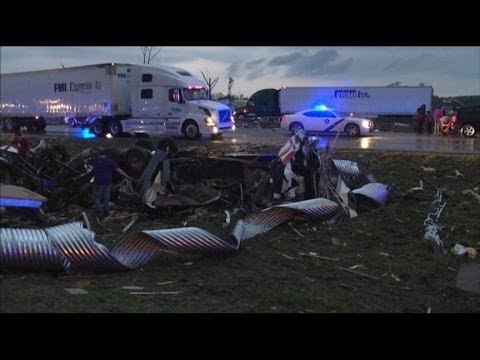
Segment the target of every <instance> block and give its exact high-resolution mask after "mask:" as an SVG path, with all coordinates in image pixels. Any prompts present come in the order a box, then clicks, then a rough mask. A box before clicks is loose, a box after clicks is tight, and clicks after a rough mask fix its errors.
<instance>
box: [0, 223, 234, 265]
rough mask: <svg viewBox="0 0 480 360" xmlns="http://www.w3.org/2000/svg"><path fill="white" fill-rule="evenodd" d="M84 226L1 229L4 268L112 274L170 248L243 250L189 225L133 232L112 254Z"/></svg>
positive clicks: (144, 262)
mask: <svg viewBox="0 0 480 360" xmlns="http://www.w3.org/2000/svg"><path fill="white" fill-rule="evenodd" d="M82 226H83V225H82V223H81V222H76V223H70V224H65V225H59V226H54V227H51V228H47V229H44V230H43V229H11V228H0V236H1V237H0V245H1V246H0V269H1V270H2V271H18V270H23V271H25V270H27V271H31V270H36V271H53V272H61V271H66V270H72V271H78V272H95V273H107V272H115V271H126V270H132V269H136V268H138V267H140V266H142V265H145V264H146V263H148V262H149V261H151V260H152V259H153V258H154V257H155V256H156V254H157V253H158V250H159V249H160V248H162V247H167V248H171V249H175V250H183V251H189V252H227V251H234V250H237V249H238V248H239V245H240V244H239V242H236V243H233V244H230V243H228V242H226V241H224V240H222V239H220V238H218V237H216V236H215V235H212V234H210V233H209V232H208V231H205V230H203V229H199V228H194V227H188V228H179V229H166V230H147V231H142V232H137V233H134V234H131V235H129V236H127V237H125V238H124V239H122V241H121V242H120V243H119V244H118V245H116V246H115V247H114V248H113V249H112V250H111V251H109V250H108V249H107V248H106V247H105V246H103V245H102V244H100V243H97V242H96V241H95V233H93V232H92V231H90V230H88V229H84V228H83V227H82Z"/></svg>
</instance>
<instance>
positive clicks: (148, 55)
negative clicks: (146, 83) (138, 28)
mask: <svg viewBox="0 0 480 360" xmlns="http://www.w3.org/2000/svg"><path fill="white" fill-rule="evenodd" d="M141 49H142V55H143V63H144V64H147V65H148V64H150V62H151V61H152V60H153V59H155V58H156V57H157V55H158V54H159V53H160V51H161V50H162V47H161V46H160V47H158V48H157V47H156V46H141Z"/></svg>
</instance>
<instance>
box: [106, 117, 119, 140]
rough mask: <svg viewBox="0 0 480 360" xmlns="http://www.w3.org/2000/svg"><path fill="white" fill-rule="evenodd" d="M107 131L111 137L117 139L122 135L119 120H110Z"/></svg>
mask: <svg viewBox="0 0 480 360" xmlns="http://www.w3.org/2000/svg"><path fill="white" fill-rule="evenodd" d="M108 131H109V132H110V134H111V135H112V136H113V137H119V136H121V135H122V133H123V129H122V124H121V123H120V121H119V120H110V122H109V123H108Z"/></svg>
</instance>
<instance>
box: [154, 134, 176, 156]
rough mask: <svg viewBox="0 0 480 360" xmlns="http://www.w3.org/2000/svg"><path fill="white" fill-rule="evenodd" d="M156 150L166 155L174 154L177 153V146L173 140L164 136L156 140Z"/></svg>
mask: <svg viewBox="0 0 480 360" xmlns="http://www.w3.org/2000/svg"><path fill="white" fill-rule="evenodd" d="M157 149H159V150H162V151H164V152H166V153H167V154H175V153H177V152H178V144H177V142H176V141H175V139H174V138H172V137H169V136H165V137H161V138H160V139H159V140H158V144H157Z"/></svg>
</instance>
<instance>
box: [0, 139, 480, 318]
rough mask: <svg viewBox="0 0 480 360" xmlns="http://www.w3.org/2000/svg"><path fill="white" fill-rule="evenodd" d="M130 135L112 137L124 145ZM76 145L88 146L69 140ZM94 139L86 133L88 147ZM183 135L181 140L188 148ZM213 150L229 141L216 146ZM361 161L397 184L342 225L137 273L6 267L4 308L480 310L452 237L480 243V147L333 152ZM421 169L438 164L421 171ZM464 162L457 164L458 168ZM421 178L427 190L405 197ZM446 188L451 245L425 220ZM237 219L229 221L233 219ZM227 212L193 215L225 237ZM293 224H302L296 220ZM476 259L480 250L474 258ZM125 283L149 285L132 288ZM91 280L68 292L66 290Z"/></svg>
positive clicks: (168, 259) (163, 259)
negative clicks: (461, 273)
mask: <svg viewBox="0 0 480 360" xmlns="http://www.w3.org/2000/svg"><path fill="white" fill-rule="evenodd" d="M131 141H133V140H131V139H114V142H112V143H113V144H116V145H115V146H117V147H123V146H128V145H129V144H130V145H131ZM65 144H66V145H67V146H68V148H69V150H70V151H71V152H72V153H74V151H78V150H80V149H81V147H82V146H83V145H81V143H76V142H75V141H74V140H68V141H65ZM91 144H92V143H90V145H91ZM190 145H191V144H189V143H181V146H183V147H186V146H190ZM208 146H209V148H208V149H207V150H208V151H210V152H212V151H219V152H221V151H225V149H224V148H222V145H221V144H213V143H212V144H209V145H208ZM335 154H336V156H335V158H340V159H351V160H356V161H358V163H359V166H360V168H361V169H368V172H371V173H373V174H374V175H375V176H376V179H377V181H379V182H382V183H388V184H391V185H392V186H393V189H394V191H393V196H392V198H391V200H390V201H389V203H387V205H386V206H385V207H384V208H382V209H378V210H375V211H372V212H367V213H362V214H361V215H360V216H358V217H357V218H354V219H350V220H346V221H343V222H342V223H340V224H335V225H327V224H323V223H320V222H317V223H302V222H292V223H290V224H287V223H286V224H283V225H281V226H279V227H277V228H274V229H273V230H271V231H269V232H268V233H266V234H264V235H260V236H257V237H255V238H253V239H250V240H248V241H246V242H245V243H244V244H243V246H242V248H241V249H240V250H239V251H237V252H234V253H231V254H228V255H222V256H219V255H211V256H205V255H191V254H184V253H176V252H171V251H159V253H158V257H157V258H156V259H155V260H154V261H152V262H150V263H149V264H148V265H146V266H145V267H143V268H141V269H138V270H136V271H131V272H126V273H117V274H110V275H88V274H86V275H77V276H67V275H65V274H57V275H54V274H5V273H4V274H2V275H1V284H0V290H1V291H0V306H1V309H0V310H1V312H75V313H77V312H121V313H123V312H128V313H132V312H141V313H157V312H167V313H170V312H174V313H192V312H194V313H225V312H233V313H298V312H300V313H324V312H414V313H417V312H418V313H423V312H427V311H431V312H480V296H479V295H478V294H474V293H469V292H465V291H462V290H459V289H457V288H456V287H455V281H456V276H457V270H458V267H459V265H460V264H461V263H463V262H466V261H472V260H469V259H468V258H466V257H459V256H457V255H454V254H453V253H451V252H450V249H451V248H452V247H453V245H455V244H457V243H460V244H463V245H465V246H471V247H475V248H477V249H478V248H480V223H479V214H480V201H478V200H476V199H474V198H473V197H471V196H470V195H463V194H462V191H463V190H466V189H473V188H475V187H478V186H480V166H479V165H480V161H479V160H480V159H479V157H478V156H464V155H462V156H460V155H454V156H451V155H437V154H431V155H429V154H415V153H399V152H388V151H382V152H375V151H366V150H363V151H347V150H335ZM422 167H425V168H433V169H434V171H424V170H423V168H422ZM456 170H457V171H458V172H459V173H460V174H461V175H458V173H457V172H456ZM420 177H422V178H423V179H424V180H425V182H424V186H425V192H423V193H418V194H411V195H405V191H406V190H408V189H410V188H412V187H415V186H418V185H419V179H420ZM428 183H430V184H432V185H435V186H437V187H440V188H444V189H446V191H447V197H446V201H447V204H446V206H445V209H444V211H443V213H442V215H441V217H440V220H439V224H440V225H441V226H442V233H441V237H442V239H443V240H444V241H445V251H434V249H433V248H432V245H431V243H429V242H427V241H425V240H423V235H424V226H423V222H424V220H425V218H426V217H427V215H428V213H429V212H430V211H431V210H432V204H431V203H432V201H433V200H434V197H435V190H434V188H433V187H431V186H430V185H428ZM236 219H237V218H235V217H234V218H233V219H232V224H234V223H235V221H236ZM184 220H185V218H184V216H177V215H175V214H170V215H168V216H166V215H165V216H161V217H159V218H158V219H149V220H147V219H145V220H143V221H140V222H138V223H137V224H136V225H135V226H134V228H133V231H139V230H143V229H163V228H173V227H181V226H182V222H183V221H184ZM222 223H223V214H222V213H205V214H204V215H201V216H198V217H197V219H194V220H192V221H189V224H188V225H189V226H197V227H201V228H204V229H206V230H208V231H210V232H212V233H213V234H216V235H218V236H220V237H222V238H224V239H227V238H228V236H229V234H230V232H231V230H232V229H231V228H227V229H224V228H223V227H222ZM123 226H125V223H118V224H109V225H107V227H108V228H100V227H99V226H98V225H95V226H94V231H96V233H97V241H99V242H101V243H103V244H105V245H106V246H107V247H110V248H111V247H112V246H113V245H114V244H115V243H117V242H118V241H119V240H120V239H121V238H122V237H123V235H122V234H121V229H122V228H123ZM294 229H295V230H296V231H295V230H294ZM473 261H476V262H478V261H479V260H478V258H477V259H475V260H473ZM124 286H139V287H143V289H142V290H140V291H141V292H151V293H152V294H131V292H133V291H132V290H125V289H122V287H124ZM74 287H78V288H83V289H85V290H87V291H88V293H87V294H85V295H77V296H74V295H70V294H69V293H67V292H66V291H65V290H64V289H65V288H74Z"/></svg>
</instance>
